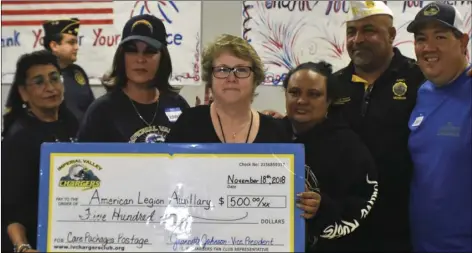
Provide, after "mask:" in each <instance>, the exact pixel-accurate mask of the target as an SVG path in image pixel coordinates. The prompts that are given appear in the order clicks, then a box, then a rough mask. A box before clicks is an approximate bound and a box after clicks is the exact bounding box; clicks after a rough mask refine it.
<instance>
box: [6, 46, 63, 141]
mask: <svg viewBox="0 0 472 253" xmlns="http://www.w3.org/2000/svg"><path fill="white" fill-rule="evenodd" d="M49 64H51V65H53V66H54V67H56V68H57V70H58V71H59V72H60V70H61V68H60V67H59V63H58V60H57V57H56V56H55V55H54V54H53V53H51V52H50V51H48V50H40V51H35V52H32V53H26V54H23V55H22V56H20V58H19V59H18V61H17V63H16V72H15V77H14V79H13V84H12V86H11V87H10V92H9V93H8V97H7V102H6V112H5V114H4V115H3V132H2V136H4V134H5V133H6V132H8V129H10V127H11V125H12V124H13V122H14V121H15V120H16V119H17V118H19V117H20V116H22V115H25V114H26V113H27V112H26V110H25V109H24V108H23V104H24V102H23V99H22V98H21V95H20V91H19V90H18V88H19V87H20V86H24V85H26V72H27V71H28V70H29V69H30V68H31V67H33V66H36V65H49Z"/></svg>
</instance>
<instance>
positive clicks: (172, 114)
mask: <svg viewBox="0 0 472 253" xmlns="http://www.w3.org/2000/svg"><path fill="white" fill-rule="evenodd" d="M165 112H166V115H167V118H168V119H169V121H170V122H176V121H177V119H178V118H179V116H180V114H182V111H181V110H180V108H179V107H176V108H167V109H166V110H165Z"/></svg>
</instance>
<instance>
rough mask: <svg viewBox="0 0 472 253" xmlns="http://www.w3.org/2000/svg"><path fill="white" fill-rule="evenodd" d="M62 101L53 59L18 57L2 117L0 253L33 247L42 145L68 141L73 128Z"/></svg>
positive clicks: (39, 54) (44, 53)
mask: <svg viewBox="0 0 472 253" xmlns="http://www.w3.org/2000/svg"><path fill="white" fill-rule="evenodd" d="M63 99H64V84H63V82H62V78H61V73H60V68H59V65H58V63H57V58H56V56H54V55H53V54H52V53H51V52H49V51H46V50H44V51H37V52H33V53H28V54H24V55H22V56H21V57H20V59H19V60H18V63H17V66H16V73H15V79H14V82H13V85H12V87H11V88H10V93H9V95H8V99H7V113H6V114H5V115H4V116H3V119H4V120H3V122H4V130H3V132H2V137H3V139H2V191H3V192H5V193H6V194H2V205H3V206H2V252H11V251H12V250H13V248H15V251H16V252H23V251H25V252H26V251H31V248H35V247H36V237H37V233H36V229H37V226H38V192H39V175H40V170H39V162H40V149H41V144H42V143H44V142H72V141H73V140H74V138H75V136H76V133H77V129H78V122H77V119H76V118H75V116H74V115H73V114H72V113H71V112H70V111H68V109H67V107H66V106H65V104H64V103H63Z"/></svg>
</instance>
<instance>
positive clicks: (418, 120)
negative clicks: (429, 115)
mask: <svg viewBox="0 0 472 253" xmlns="http://www.w3.org/2000/svg"><path fill="white" fill-rule="evenodd" d="M423 119H424V116H418V117H416V119H415V121H414V122H413V124H412V125H411V126H414V127H417V126H419V125H421V122H423Z"/></svg>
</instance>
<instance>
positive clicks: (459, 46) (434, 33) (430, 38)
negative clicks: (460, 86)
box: [415, 22, 469, 85]
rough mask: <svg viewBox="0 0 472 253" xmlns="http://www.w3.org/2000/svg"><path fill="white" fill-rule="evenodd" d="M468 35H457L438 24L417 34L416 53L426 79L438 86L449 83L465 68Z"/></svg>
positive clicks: (429, 26) (434, 23)
mask: <svg viewBox="0 0 472 253" xmlns="http://www.w3.org/2000/svg"><path fill="white" fill-rule="evenodd" d="M468 42H469V40H468V37H467V35H459V34H457V35H455V34H454V33H453V31H452V30H451V29H449V28H447V27H444V26H443V25H441V24H440V23H438V22H433V23H429V24H427V25H425V26H424V27H422V28H420V29H418V32H416V33H415V53H416V58H417V60H418V65H419V67H420V68H421V71H422V72H423V74H424V75H425V76H426V78H427V79H428V80H430V81H432V82H433V83H434V84H436V85H444V84H447V83H449V82H450V81H451V80H452V79H453V78H454V77H455V76H456V75H457V72H458V69H459V71H460V70H461V69H462V67H463V66H461V65H462V64H463V62H464V61H463V59H464V57H465V50H466V47H467V43H468Z"/></svg>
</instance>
